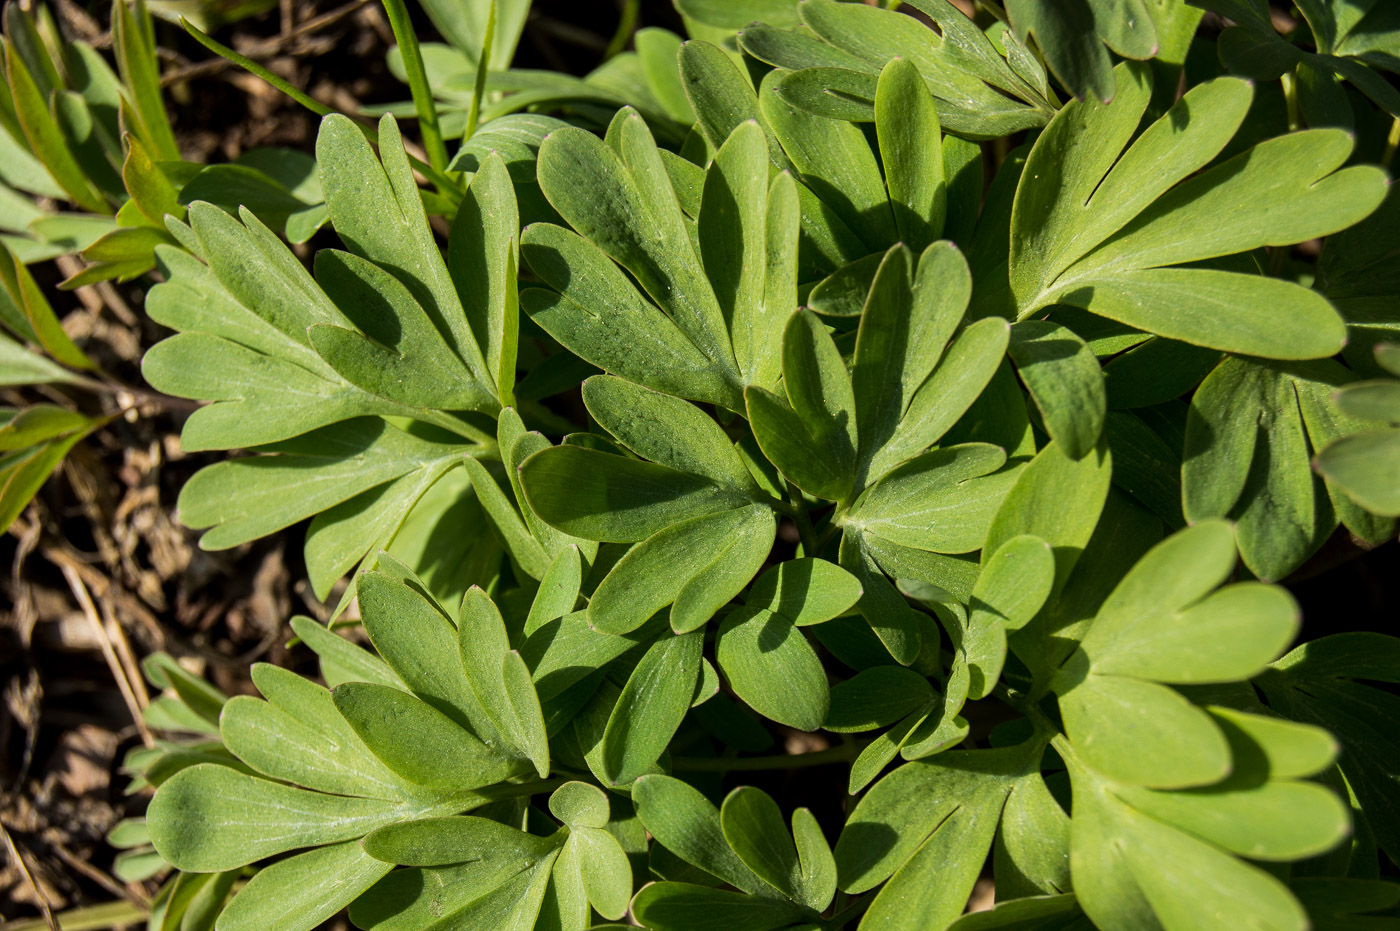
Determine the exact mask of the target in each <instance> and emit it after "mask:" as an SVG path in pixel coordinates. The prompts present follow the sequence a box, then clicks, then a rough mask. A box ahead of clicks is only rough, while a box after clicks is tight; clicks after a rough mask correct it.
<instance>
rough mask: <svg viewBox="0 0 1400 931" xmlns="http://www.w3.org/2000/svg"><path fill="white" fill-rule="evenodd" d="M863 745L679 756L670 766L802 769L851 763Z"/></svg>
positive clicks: (723, 770)
mask: <svg viewBox="0 0 1400 931" xmlns="http://www.w3.org/2000/svg"><path fill="white" fill-rule="evenodd" d="M860 751H861V746H860V744H857V743H843V744H840V745H839V746H835V747H832V748H830V749H828V750H817V751H816V752H814V753H792V754H780V755H777V756H747V757H709V756H677V757H672V758H671V768H672V769H673V770H675V771H676V772H692V773H732V772H752V771H755V770H763V769H803V768H806V767H808V766H829V765H831V764H833V763H850V762H853V761H854V760H855V758H856V757H858V756H860Z"/></svg>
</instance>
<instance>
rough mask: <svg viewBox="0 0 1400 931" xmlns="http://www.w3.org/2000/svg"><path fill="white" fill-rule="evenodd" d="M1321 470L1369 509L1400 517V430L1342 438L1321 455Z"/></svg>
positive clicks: (1378, 431) (1374, 431)
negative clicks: (1398, 480) (1398, 470)
mask: <svg viewBox="0 0 1400 931" xmlns="http://www.w3.org/2000/svg"><path fill="white" fill-rule="evenodd" d="M1317 468H1318V470H1319V471H1320V472H1321V473H1322V474H1323V475H1325V476H1327V478H1329V479H1331V480H1332V481H1334V482H1336V483H1337V484H1338V485H1340V486H1341V487H1342V489H1343V490H1344V491H1345V492H1346V493H1347V494H1348V495H1350V496H1351V497H1352V498H1353V499H1355V500H1356V501H1357V502H1358V503H1359V504H1360V505H1361V506H1362V507H1364V508H1366V510H1368V511H1371V512H1372V513H1375V514H1382V515H1385V516H1387V517H1397V516H1400V482H1396V480H1395V476H1396V474H1397V469H1400V430H1373V431H1370V432H1366V433H1356V434H1353V435H1351V436H1345V437H1342V438H1341V439H1339V440H1337V441H1335V442H1334V443H1331V444H1330V445H1328V446H1327V448H1325V449H1323V450H1322V452H1320V453H1319V454H1318V457H1317Z"/></svg>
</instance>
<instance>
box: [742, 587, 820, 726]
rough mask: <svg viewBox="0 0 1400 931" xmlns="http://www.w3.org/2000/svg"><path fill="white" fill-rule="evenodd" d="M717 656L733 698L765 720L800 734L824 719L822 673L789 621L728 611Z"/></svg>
mask: <svg viewBox="0 0 1400 931" xmlns="http://www.w3.org/2000/svg"><path fill="white" fill-rule="evenodd" d="M715 657H716V661H717V662H718V663H719V668H720V671H721V672H722V673H723V674H724V678H725V680H726V681H727V682H728V683H729V685H730V687H731V688H732V689H734V693H735V694H736V695H738V696H739V697H740V698H742V699H743V700H744V702H745V703H746V704H748V705H749V706H750V707H751V708H753V709H754V710H755V711H757V712H758V713H759V714H761V715H763V716H764V717H766V718H770V719H772V720H774V721H777V722H779V723H781V724H786V725H788V726H789V727H795V728H797V729H798V730H802V731H814V730H816V729H817V728H819V727H821V726H822V722H823V721H825V720H826V716H827V710H828V708H829V707H830V703H831V695H830V692H829V690H828V688H827V684H826V673H825V672H824V671H823V669H822V664H821V660H820V659H818V658H817V654H816V651H815V650H813V649H812V645H811V644H810V643H808V642H807V638H806V637H804V636H803V635H802V632H801V631H800V630H799V629H798V628H797V627H796V626H794V624H793V622H792V621H791V620H790V619H789V618H787V617H785V616H783V615H781V614H774V613H772V612H770V611H767V610H764V609H763V608H754V607H744V608H739V609H738V610H736V611H733V612H731V613H730V614H729V616H728V617H726V618H725V619H724V623H723V624H721V625H720V629H719V640H718V643H717V645H716V647H715Z"/></svg>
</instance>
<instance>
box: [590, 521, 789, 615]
mask: <svg viewBox="0 0 1400 931" xmlns="http://www.w3.org/2000/svg"><path fill="white" fill-rule="evenodd" d="M776 533H777V523H776V521H775V520H774V516H773V512H772V511H771V510H770V509H768V508H766V507H763V506H761V505H750V506H749V507H746V508H737V509H735V510H731V511H721V512H719V513H717V514H710V515H707V516H705V517H696V518H693V519H691V520H687V521H683V522H682V523H679V524H673V525H672V526H670V527H667V528H666V529H665V530H661V531H659V532H657V533H656V534H654V535H652V536H650V537H648V538H647V539H645V540H643V541H642V542H641V543H639V544H637V545H636V546H635V547H633V548H632V549H631V550H629V551H628V552H627V554H626V555H625V556H623V557H622V559H621V560H619V561H618V563H617V565H616V566H614V567H613V569H612V571H611V572H609V573H608V575H607V576H606V577H605V578H604V579H603V581H602V582H601V583H600V584H599V585H598V589H597V591H595V592H594V594H593V598H592V600H591V601H590V602H589V605H588V619H589V623H591V624H592V625H593V626H594V627H596V628H597V629H598V630H601V631H603V632H604V633H610V634H624V633H627V632H628V631H632V630H636V629H637V628H638V627H640V626H642V624H644V623H645V622H646V621H647V619H648V618H650V617H651V616H652V615H653V614H655V613H656V612H657V611H660V610H661V609H662V608H665V607H666V606H667V605H673V606H672V608H671V626H672V628H673V629H674V630H676V631H677V632H680V633H684V632H686V631H690V630H694V629H696V628H697V627H699V626H700V625H702V624H704V623H705V622H706V621H708V620H709V619H710V618H711V617H712V616H713V615H714V613H715V612H716V611H718V610H719V609H720V608H721V607H723V606H724V605H725V604H727V603H728V602H729V600H730V599H732V598H733V597H734V596H735V595H737V594H738V593H739V592H740V591H741V590H742V589H743V587H744V585H745V584H747V583H748V581H749V580H750V579H752V578H753V575H754V573H755V572H757V571H758V569H759V567H761V566H762V565H763V562H764V560H766V559H767V557H768V554H769V551H770V550H771V549H772V546H773V539H774V536H775V534H776Z"/></svg>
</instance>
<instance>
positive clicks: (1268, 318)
mask: <svg viewBox="0 0 1400 931" xmlns="http://www.w3.org/2000/svg"><path fill="white" fill-rule="evenodd" d="M1115 74H1116V75H1117V85H1118V97H1117V99H1115V101H1114V103H1113V105H1112V106H1111V107H1109V106H1104V105H1101V104H1098V103H1094V102H1083V101H1079V102H1072V103H1070V104H1068V105H1067V106H1066V107H1065V108H1064V109H1063V110H1062V111H1061V112H1060V114H1059V115H1058V116H1057V117H1056V119H1055V120H1054V121H1052V122H1051V124H1050V126H1049V127H1047V129H1046V131H1045V133H1043V134H1042V136H1041V137H1040V139H1038V140H1037V142H1036V145H1035V147H1034V148H1033V149H1032V151H1031V154H1030V156H1029V158H1028V159H1027V162H1026V168H1025V171H1024V173H1023V174H1022V175H1021V183H1020V185H1019V187H1018V189H1017V192H1016V201H1015V208H1014V212H1013V218H1012V236H1011V255H1010V260H1011V268H1012V276H1011V284H1012V290H1013V292H1014V293H1015V295H1016V298H1017V301H1018V303H1019V306H1020V311H1019V313H1020V315H1021V316H1022V317H1024V316H1027V315H1029V314H1030V313H1033V312H1034V311H1035V310H1037V309H1039V308H1041V307H1044V306H1047V305H1048V304H1051V303H1056V302H1059V303H1069V304H1074V305H1075V306H1079V307H1083V308H1085V309H1087V310H1090V311H1092V312H1094V313H1096V314H1101V315H1103V316H1106V317H1108V318H1110V319H1113V320H1117V321H1119V322H1122V323H1126V324H1128V325H1130V326H1133V327H1136V328H1138V329H1143V330H1147V331H1148V332H1152V333H1157V334H1159V335H1162V336H1166V337H1169V338H1172V339H1178V340H1182V341H1184V342H1188V343H1193V344H1195V345H1200V346H1206V347H1209V348H1213V349H1221V350H1226V351H1233V352H1241V353H1247V354H1251V355H1260V356H1269V357H1274V358H1289V359H1300V358H1317V357H1321V356H1327V355H1331V354H1332V353H1334V352H1336V351H1337V349H1338V348H1339V347H1340V345H1341V343H1342V341H1343V333H1342V328H1341V327H1340V326H1338V321H1337V319H1336V318H1335V316H1334V313H1335V312H1334V311H1332V309H1331V307H1330V306H1329V305H1327V304H1326V302H1325V301H1324V300H1319V299H1318V298H1319V296H1318V295H1317V294H1315V293H1312V292H1310V291H1307V290H1305V289H1301V288H1299V287H1298V286H1296V285H1293V284H1291V283H1290V282H1282V281H1277V280H1270V279H1262V278H1259V277H1257V276H1252V275H1240V274H1237V273H1233V272H1222V271H1216V270H1213V269H1204V268H1191V269H1180V268H1167V267H1165V266H1171V265H1180V264H1184V263H1188V262H1196V261H1200V260H1203V259H1209V258H1214V257H1218V256H1223V255H1230V254H1234V253H1239V252H1246V251H1249V250H1250V249H1254V248H1257V247H1259V246H1263V245H1275V246H1279V245H1287V244H1291V243H1294V242H1298V241H1300V240H1301V239H1306V238H1308V237H1310V236H1317V235H1325V234H1327V233H1331V232H1336V231H1337V230H1339V229H1343V228H1345V227H1347V226H1350V225H1351V224H1353V223H1355V222H1357V221H1358V220H1360V219H1361V218H1363V217H1365V216H1366V215H1367V214H1369V213H1370V212H1371V211H1372V210H1374V209H1375V208H1376V206H1377V205H1378V204H1379V203H1380V200H1381V198H1382V197H1383V195H1384V192H1383V190H1382V188H1381V186H1380V184H1381V179H1380V178H1379V177H1378V176H1377V175H1375V174H1374V173H1373V172H1371V171H1370V169H1367V168H1361V167H1355V168H1347V169H1344V170H1341V171H1336V169H1337V168H1339V167H1340V166H1341V165H1342V163H1343V162H1344V161H1345V160H1346V158H1347V155H1348V153H1349V151H1350V147H1351V143H1350V141H1349V139H1347V138H1346V137H1345V134H1342V133H1340V132H1336V131H1332V130H1314V131H1308V132H1302V133H1294V134H1292V135H1289V136H1284V137H1280V138H1278V139H1273V140H1269V141H1267V142H1264V143H1261V144H1260V145H1258V146H1256V147H1255V148H1254V149H1252V150H1250V151H1248V152H1246V153H1244V154H1241V155H1238V156H1236V157H1235V158H1234V159H1231V160H1228V161H1226V162H1224V163H1222V164H1220V165H1218V166H1216V167H1214V168H1211V169H1209V170H1207V171H1204V172H1201V173H1199V174H1197V175H1195V176H1194V177H1192V175H1193V173H1195V172H1197V171H1198V169H1200V168H1202V167H1204V166H1205V165H1206V164H1208V163H1209V162H1210V161H1211V159H1212V158H1214V157H1215V156H1216V155H1217V154H1218V153H1219V152H1220V151H1221V149H1222V148H1223V147H1224V146H1225V144H1226V143H1227V142H1228V140H1229V139H1230V137H1231V136H1232V135H1233V134H1234V133H1235V131H1236V129H1238V127H1239V125H1240V123H1241V122H1242V121H1243V119H1244V115H1245V113H1246V111H1247V110H1248V107H1249V103H1250V100H1251V97H1252V89H1251V88H1250V86H1249V85H1248V84H1246V83H1245V82H1243V81H1239V80H1237V79H1232V78H1218V79H1216V80H1214V81H1210V82H1207V83H1205V84H1202V85H1200V86H1198V87H1196V88H1193V89H1192V90H1191V91H1190V92H1189V93H1188V94H1187V95H1186V96H1184V97H1183V98H1182V99H1181V101H1179V102H1178V103H1177V104H1176V105H1175V106H1174V107H1173V108H1172V110H1171V111H1170V112H1169V113H1167V114H1166V115H1165V116H1163V117H1162V118H1161V119H1160V120H1158V121H1157V122H1156V123H1154V124H1153V125H1152V126H1150V127H1149V128H1148V129H1147V130H1146V131H1145V132H1143V133H1142V134H1141V135H1140V136H1139V137H1138V138H1137V139H1136V140H1135V141H1132V144H1131V145H1130V146H1129V145H1128V143H1129V142H1130V141H1131V140H1132V137H1133V133H1134V130H1135V129H1136V127H1137V125H1138V122H1139V119H1140V117H1141V116H1142V113H1143V112H1144V111H1145V109H1146V107H1147V105H1148V102H1149V98H1150V96H1151V79H1150V72H1149V71H1148V69H1147V68H1145V67H1144V66H1139V65H1137V64H1136V63H1132V62H1128V63H1125V64H1122V65H1119V66H1118V68H1117V69H1115ZM1125 147H1126V150H1125ZM1120 155H1121V157H1120ZM1115 161H1116V164H1114V163H1115ZM1334 172H1335V173H1334ZM1187 179H1189V180H1187ZM1222 202H1226V203H1230V204H1232V205H1234V209H1232V210H1231V211H1230V212H1229V214H1228V215H1224V214H1221V213H1220V212H1219V210H1218V209H1217V206H1216V205H1217V204H1219V203H1222ZM1183 231H1189V233H1188V234H1186V235H1183ZM1186 295H1189V298H1187V299H1188V300H1189V302H1190V303H1191V304H1192V305H1193V307H1194V308H1195V311H1194V312H1193V313H1192V314H1191V315H1190V316H1189V317H1184V316H1182V315H1181V314H1179V313H1178V312H1176V310H1175V308H1178V307H1179V306H1180V302H1181V301H1182V300H1183V296H1186Z"/></svg>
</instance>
